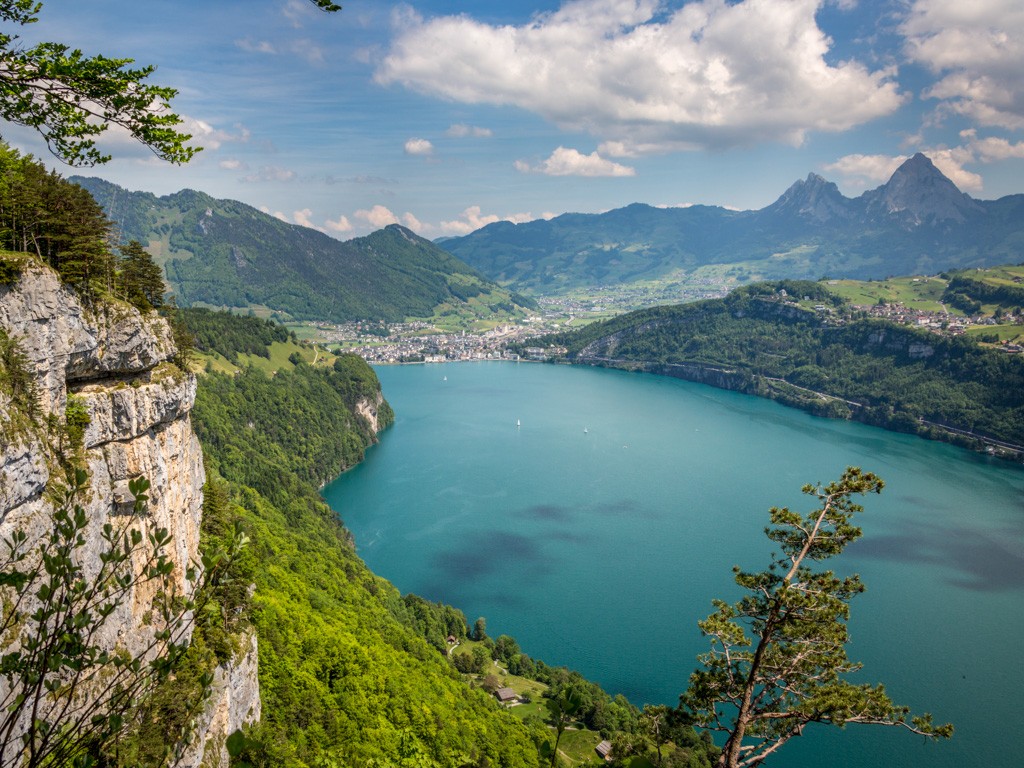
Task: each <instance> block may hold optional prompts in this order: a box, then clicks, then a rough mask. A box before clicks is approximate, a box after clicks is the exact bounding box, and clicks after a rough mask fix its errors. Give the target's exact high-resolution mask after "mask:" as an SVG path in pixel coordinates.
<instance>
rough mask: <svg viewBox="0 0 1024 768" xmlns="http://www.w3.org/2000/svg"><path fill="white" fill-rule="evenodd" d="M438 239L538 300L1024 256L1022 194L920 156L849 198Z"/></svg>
mask: <svg viewBox="0 0 1024 768" xmlns="http://www.w3.org/2000/svg"><path fill="white" fill-rule="evenodd" d="M439 242H440V244H441V245H443V246H444V248H445V249H447V250H448V251H450V252H451V253H452V254H454V255H455V256H457V257H458V258H460V259H462V260H463V261H465V262H466V263H468V264H470V265H471V266H473V267H475V268H477V269H479V270H480V271H481V272H482V273H483V274H485V275H487V276H488V277H490V278H492V279H494V280H497V281H498V282H500V283H502V284H507V285H514V286H515V287H516V289H517V290H522V291H529V292H530V293H532V294H535V295H557V294H559V293H562V292H565V291H568V290H571V289H575V288H586V287H594V286H599V285H615V284H621V283H628V282H633V281H637V280H657V279H677V278H678V277H679V275H681V274H682V273H691V274H692V273H693V272H694V271H695V270H699V269H702V268H705V269H706V268H707V267H709V266H712V265H718V267H720V269H719V270H718V274H719V275H724V276H727V277H731V278H732V279H734V280H735V281H736V282H749V281H752V280H759V279H780V278H810V279H817V278H821V277H823V276H832V277H850V278H858V279H870V278H882V277H886V276H889V275H904V274H934V273H937V272H939V271H942V270H944V269H950V268H964V267H975V266H986V265H995V264H1008V263H1018V262H1020V261H1022V260H1024V195H1010V196H1007V197H1003V198H1001V199H999V200H992V201H988V200H975V199H974V198H972V197H970V196H969V195H966V194H964V193H963V192H961V191H960V190H959V189H957V187H956V185H954V184H953V182H952V181H950V180H949V179H948V178H947V177H946V176H944V175H943V174H942V173H941V172H940V171H939V170H938V169H937V168H936V167H935V166H934V165H933V164H932V162H931V160H929V159H928V158H927V157H925V156H924V155H922V154H917V155H914V156H913V157H912V158H910V159H909V160H907V161H906V162H905V163H903V165H901V166H900V167H899V168H898V169H897V170H896V172H895V173H894V174H893V175H892V178H890V179H889V181H888V182H887V183H886V184H884V185H882V186H881V187H878V188H877V189H873V190H871V191H869V192H865V193H864V194H863V195H861V196H860V197H857V198H852V199H851V198H848V197H845V196H843V194H842V193H841V192H840V191H839V188H838V187H837V186H836V185H835V184H833V183H831V182H828V181H826V180H825V179H823V178H822V177H821V176H818V175H816V174H813V173H812V174H810V175H809V176H808V177H807V178H806V179H805V180H803V181H798V182H796V183H795V184H793V186H791V187H790V188H789V189H788V190H786V192H785V193H784V194H783V195H782V196H781V197H780V198H779V199H778V200H776V201H775V202H774V203H772V204H771V205H769V206H768V207H766V208H762V209H760V210H757V211H732V210H727V209H725V208H720V207H711V206H703V205H696V206H692V207H689V208H655V207H652V206H649V205H642V204H634V205H630V206H627V207H625V208H619V209H616V210H612V211H608V212H607V213H601V214H565V215H563V216H558V217H556V218H554V219H551V220H549V221H542V220H538V221H531V222H527V223H524V224H512V223H510V222H497V223H494V224H489V225H488V226H486V227H483V228H482V229H478V230H477V231H475V232H472V233H470V234H468V235H466V236H464V237H458V238H449V239H446V240H443V241H439Z"/></svg>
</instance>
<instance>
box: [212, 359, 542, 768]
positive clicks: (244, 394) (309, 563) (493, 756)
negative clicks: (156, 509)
mask: <svg viewBox="0 0 1024 768" xmlns="http://www.w3.org/2000/svg"><path fill="white" fill-rule="evenodd" d="M378 395H379V385H378V384H377V380H376V377H375V376H374V374H373V372H372V370H371V369H370V368H369V367H368V366H367V365H366V364H365V363H363V362H362V361H361V360H360V359H358V358H355V357H352V356H344V357H342V358H339V360H338V361H337V363H336V364H335V366H334V367H332V368H330V369H326V370H325V369H318V368H313V367H311V366H308V365H304V364H300V365H298V366H296V367H295V368H294V369H293V370H290V371H285V370H282V371H279V372H278V373H277V375H276V376H274V377H268V376H267V375H265V374H263V373H262V372H260V371H259V370H257V369H248V370H246V371H245V372H243V373H241V374H240V375H238V376H226V375H222V374H210V375H207V376H205V377H203V379H202V382H201V385H200V389H199V395H198V397H197V402H196V407H195V411H194V416H195V423H196V430H197V432H198V433H199V435H200V438H201V440H202V443H203V446H204V451H205V454H206V456H207V461H208V463H209V466H210V469H211V471H212V473H213V474H214V475H219V476H221V477H223V478H226V479H227V480H228V484H227V488H228V489H229V490H228V492H229V494H230V498H231V500H232V502H233V505H232V507H233V514H234V515H236V516H237V517H238V518H239V519H241V520H242V522H243V525H244V527H245V529H246V531H247V533H248V534H249V536H250V537H251V538H252V544H251V546H250V551H249V557H250V558H251V559H252V567H251V572H252V573H253V574H254V578H255V582H256V591H255V594H254V596H253V598H252V603H253V608H252V621H253V624H254V625H255V627H256V631H257V636H258V638H259V644H260V646H259V657H260V659H259V663H260V687H261V693H262V696H263V722H262V724H261V725H260V726H259V727H258V728H256V729H254V731H253V732H251V733H249V734H248V735H247V737H246V739H245V740H244V741H242V742H241V743H240V744H239V745H237V748H239V749H241V757H243V758H244V759H246V760H247V761H249V762H250V763H252V764H256V765H267V766H271V765H273V766H280V765H295V766H299V765H346V766H349V765H351V766H367V765H377V766H390V765H396V766H397V765H407V764H408V765H411V764H416V765H425V766H453V768H454V767H455V766H463V765H502V766H509V767H510V768H513V767H517V766H523V767H524V768H526V767H527V766H536V765H537V764H538V760H539V757H538V754H539V750H538V743H541V742H544V741H545V740H546V735H545V733H544V730H543V729H538V728H537V727H531V726H527V725H524V724H523V723H522V721H520V720H519V719H518V718H516V717H514V716H513V715H511V714H509V713H508V712H507V711H505V710H503V709H502V708H501V707H500V706H499V705H497V704H496V703H495V701H494V700H493V697H491V696H489V695H488V694H486V693H485V692H484V691H482V690H479V689H470V688H469V687H468V686H467V685H466V684H465V683H464V682H463V681H462V679H461V676H460V675H459V674H458V672H457V671H456V670H455V668H454V667H453V666H452V665H451V664H450V662H449V661H448V660H447V659H446V658H445V657H444V656H443V655H442V654H441V653H439V652H438V650H437V649H436V648H434V647H432V646H430V645H429V644H428V643H427V642H426V641H425V640H424V639H423V638H422V637H421V636H420V635H419V634H418V633H417V632H416V631H414V630H413V629H412V626H413V624H414V620H413V619H412V618H411V617H410V616H409V615H408V610H409V609H408V608H407V607H406V603H405V602H403V600H402V599H401V597H400V596H399V594H398V592H397V591H396V590H395V588H394V587H392V586H391V585H390V584H389V583H388V582H386V581H384V580H383V579H380V578H378V577H376V576H374V575H373V574H372V573H371V572H370V571H369V570H368V569H367V568H366V566H365V565H364V564H363V563H362V561H361V560H360V559H359V558H358V556H357V555H356V554H355V551H354V549H353V546H352V542H351V540H350V537H349V535H348V533H347V531H346V530H345V529H344V527H343V526H342V525H341V523H340V522H339V521H338V519H337V517H336V515H335V514H334V513H333V511H332V510H330V509H329V508H328V507H327V506H326V505H325V504H324V503H323V502H322V501H321V500H320V499H319V496H318V494H317V490H316V489H317V486H318V484H319V482H321V481H322V480H323V479H324V478H327V477H329V476H331V475H332V474H334V473H336V472H337V471H339V470H340V469H341V468H343V467H345V466H350V465H351V464H352V463H354V462H355V461H358V460H359V458H361V456H362V451H363V450H364V447H365V446H366V445H368V444H369V443H370V442H371V441H372V440H373V439H374V437H373V435H372V434H371V432H370V431H369V427H368V425H367V423H366V422H365V421H363V420H362V419H360V418H359V417H356V416H353V409H354V406H355V404H356V403H357V402H360V401H367V400H369V401H371V402H372V401H374V400H375V399H376V398H377V397H378ZM380 415H381V416H382V417H383V418H384V419H388V418H389V417H390V410H389V409H387V408H386V406H384V405H382V406H381V409H380ZM221 487H222V488H223V487H224V486H221Z"/></svg>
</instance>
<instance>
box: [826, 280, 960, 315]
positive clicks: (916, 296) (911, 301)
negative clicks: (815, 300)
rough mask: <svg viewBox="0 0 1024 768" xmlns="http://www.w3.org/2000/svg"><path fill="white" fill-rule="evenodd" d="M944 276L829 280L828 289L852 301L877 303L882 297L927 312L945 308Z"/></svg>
mask: <svg viewBox="0 0 1024 768" xmlns="http://www.w3.org/2000/svg"><path fill="white" fill-rule="evenodd" d="M947 284H948V283H947V281H946V280H943V279H942V278H941V277H920V276H918V277H895V278H890V279H887V280H868V281H863V280H829V281H828V289H829V290H830V291H832V292H833V293H836V294H838V295H839V296H842V297H843V298H844V299H848V300H849V301H850V302H851V303H853V304H859V305H862V306H863V305H867V304H877V303H878V300H879V299H882V300H884V301H886V302H891V303H892V302H895V303H899V304H903V305H904V306H906V307H909V308H911V309H920V310H922V311H924V312H942V311H943V305H942V292H943V291H945V290H946V285H947ZM949 309H950V308H947V311H949Z"/></svg>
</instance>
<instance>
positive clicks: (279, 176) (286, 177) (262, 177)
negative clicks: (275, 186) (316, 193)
mask: <svg viewBox="0 0 1024 768" xmlns="http://www.w3.org/2000/svg"><path fill="white" fill-rule="evenodd" d="M297 177H298V174H297V173H295V171H293V170H290V169H288V168H281V167H280V166H277V165H264V166H261V167H260V169H259V170H258V171H256V173H250V174H249V175H248V176H243V177H242V181H244V182H246V183H249V184H258V183H261V182H274V181H277V182H282V181H294V180H295V179H296V178H297Z"/></svg>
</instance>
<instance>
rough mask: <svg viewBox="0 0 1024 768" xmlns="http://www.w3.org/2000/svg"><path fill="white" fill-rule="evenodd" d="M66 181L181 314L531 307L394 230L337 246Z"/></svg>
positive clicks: (331, 314) (324, 316)
mask: <svg viewBox="0 0 1024 768" xmlns="http://www.w3.org/2000/svg"><path fill="white" fill-rule="evenodd" d="M72 180H73V181H75V182H77V183H78V184H81V185H82V186H83V187H84V188H85V189H87V190H89V192H91V193H92V194H93V195H94V196H95V197H96V199H97V200H98V201H99V203H100V204H101V205H102V207H103V209H104V210H105V211H106V214H107V216H109V217H110V219H111V220H112V221H113V222H114V224H115V225H116V228H117V230H118V234H119V236H120V237H121V238H122V239H125V240H127V239H135V240H138V241H140V242H141V243H143V244H144V245H146V246H147V247H148V248H149V249H150V250H151V251H152V252H153V254H154V256H156V257H157V260H158V261H159V262H160V263H162V264H163V266H164V269H165V271H166V275H167V281H168V283H169V284H170V286H171V289H172V291H173V292H174V293H175V295H176V297H177V300H178V303H179V304H180V305H182V306H191V305H194V304H200V305H203V304H205V305H210V306H215V307H234V308H247V307H259V308H263V309H265V310H267V311H271V312H276V313H278V315H279V316H281V317H282V318H287V319H299V320H331V321H335V322H344V321H348V320H382V321H386V322H401V321H404V320H406V319H411V318H430V317H432V316H434V315H435V314H439V315H442V314H445V313H462V314H463V315H464V316H465V317H466V319H467V320H468V321H471V320H473V319H480V320H492V319H501V318H508V317H512V316H516V315H517V314H518V313H521V311H522V309H523V308H524V307H525V306H530V305H531V302H530V301H529V300H528V299H524V298H523V297H521V296H516V295H514V294H511V293H509V291H507V290H505V289H504V288H501V287H499V286H497V285H495V284H494V283H493V282H491V281H490V280H487V279H486V278H484V277H483V276H482V275H481V274H480V273H478V272H477V271H476V270H474V269H473V268H471V267H469V266H468V265H466V264H465V263H464V262H462V261H459V260H458V259H457V258H455V257H454V256H452V255H451V254H450V253H448V252H447V251H445V250H443V249H441V248H439V247H437V246H436V245H434V244H433V243H431V242H430V241H428V240H424V239H423V238H421V237H418V236H417V235H415V234H414V233H413V232H411V231H409V230H408V229H405V228H404V227H400V226H398V225H391V226H388V227H386V228H385V229H383V230H380V231H378V232H375V233H373V234H371V235H368V236H367V237H361V238H356V239H353V240H348V241H346V242H341V241H339V240H335V239H334V238H332V237H328V236H327V235H325V234H323V233H322V232H318V231H317V230H315V229H309V228H308V227H300V226H297V225H294V224H287V223H285V222H283V221H281V220H279V219H277V218H275V217H273V216H270V215H268V214H265V213H262V212H260V211H258V210H256V209H255V208H253V207H251V206H248V205H245V204H244V203H239V202H236V201H233V200H216V199H214V198H212V197H210V196H209V195H206V194H203V193H202V192H196V191H194V190H188V189H187V190H183V191H181V192H178V193H176V194H173V195H167V196H164V197H157V196H155V195H153V194H150V193H148V192H130V191H128V190H126V189H122V188H121V187H118V186H117V185H116V184H111V183H110V182H107V181H103V180H101V179H96V178H85V177H78V176H76V177H72Z"/></svg>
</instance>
